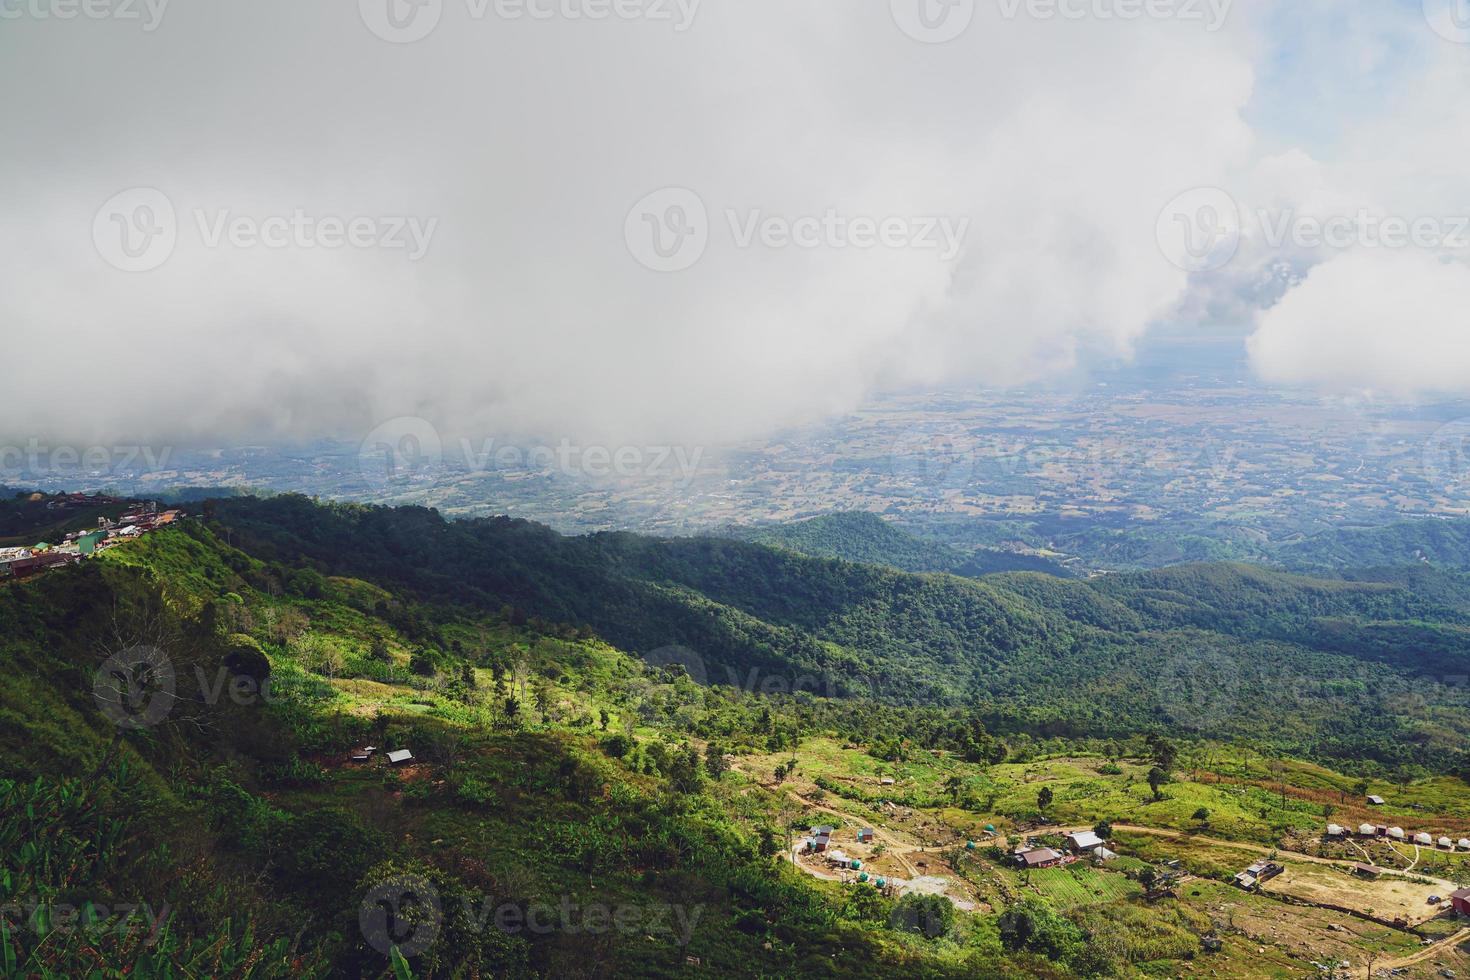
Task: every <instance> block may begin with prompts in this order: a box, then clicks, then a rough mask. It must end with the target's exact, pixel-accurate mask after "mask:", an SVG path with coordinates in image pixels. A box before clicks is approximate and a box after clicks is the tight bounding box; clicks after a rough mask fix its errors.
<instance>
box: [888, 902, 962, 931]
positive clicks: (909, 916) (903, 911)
mask: <svg viewBox="0 0 1470 980" xmlns="http://www.w3.org/2000/svg"><path fill="white" fill-rule="evenodd" d="M954 919H955V913H954V903H953V902H951V901H950V900H949V899H947V898H945V897H944V896H942V895H916V894H913V893H910V894H908V895H905V896H904V897H903V898H901V899H899V902H898V905H897V906H896V907H895V908H894V910H893V916H892V918H891V919H890V920H889V921H890V924H891V925H892V926H893V927H894V928H895V929H898V930H900V931H903V932H914V933H918V934H919V935H921V936H926V937H928V938H929V939H938V938H939V937H940V936H944V935H948V934H949V932H950V930H951V929H953V928H954Z"/></svg>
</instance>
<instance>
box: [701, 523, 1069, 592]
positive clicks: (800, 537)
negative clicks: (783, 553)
mask: <svg viewBox="0 0 1470 980" xmlns="http://www.w3.org/2000/svg"><path fill="white" fill-rule="evenodd" d="M722 536H727V537H732V538H735V539H736V540H741V541H754V542H756V543H757V544H765V545H770V546H772V547H775V548H785V549H787V550H789V551H795V552H797V553H798V554H802V555H808V556H810V557H813V558H840V559H843V560H844V561H855V562H861V563H863V564H866V565H887V566H889V567H890V568H896V569H898V570H899V571H903V572H950V573H952V574H954V575H962V576H966V577H971V578H974V577H978V576H981V575H991V574H994V573H996V572H1046V573H1048V574H1051V575H1058V576H1062V577H1070V575H1071V573H1070V572H1069V571H1068V570H1067V569H1066V568H1065V567H1064V566H1062V565H1060V564H1058V563H1057V562H1054V561H1051V560H1050V559H1047V558H1043V557H1041V556H1039V555H1029V554H1018V553H1016V552H1011V551H1002V550H999V549H997V548H984V547H975V548H971V549H968V550H965V549H961V548H958V547H952V546H950V545H948V544H944V543H942V542H939V541H931V540H927V539H925V538H920V537H918V536H916V535H914V534H911V533H909V532H908V531H906V530H904V529H903V528H901V527H898V526H897V525H894V524H891V523H889V522H888V521H885V520H883V519H882V518H881V517H879V516H878V515H877V514H870V513H868V512H866V511H849V512H846V513H841V514H831V515H827V516H824V517H814V518H812V519H810V520H806V521H798V522H796V523H792V524H771V525H762V526H758V527H738V528H729V529H728V530H727V531H726V532H725V533H724V535H722Z"/></svg>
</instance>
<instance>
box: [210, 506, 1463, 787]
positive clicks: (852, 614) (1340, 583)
mask: <svg viewBox="0 0 1470 980" xmlns="http://www.w3.org/2000/svg"><path fill="white" fill-rule="evenodd" d="M216 506H217V509H216V516H217V517H218V519H219V520H220V521H221V522H223V523H224V524H225V525H227V526H228V527H230V528H231V530H232V533H235V534H238V535H240V536H241V540H243V541H246V542H248V544H249V547H250V548H252V549H254V550H256V551H258V552H259V553H261V554H274V555H279V556H302V555H304V556H307V557H308V558H309V559H310V560H311V561H312V562H314V563H316V564H317V565H318V566H319V567H320V569H321V571H323V572H325V573H329V574H338V575H351V576H358V577H373V578H376V579H377V580H380V581H384V582H391V583H393V587H395V588H402V589H405V590H408V591H410V592H412V593H414V594H418V595H421V596H433V597H435V598H438V599H442V600H449V601H456V602H464V603H473V604H478V605H481V606H485V605H489V606H491V607H498V606H500V605H502V604H504V605H508V606H510V607H513V608H516V609H520V610H523V611H524V612H526V613H528V614H531V615H535V616H539V617H542V618H545V619H549V620H554V621H561V622H571V623H576V624H578V625H581V626H585V627H586V628H587V629H588V630H589V631H591V632H595V633H596V634H597V635H599V636H602V637H605V638H606V639H608V640H609V641H610V642H612V643H614V644H615V645H617V646H618V647H620V648H622V649H626V650H630V651H633V652H635V653H638V654H640V655H647V654H651V653H654V652H655V651H661V650H664V649H666V648H669V647H671V646H678V647H681V648H687V649H688V650H690V651H693V654H694V656H696V657H697V658H698V662H699V670H700V671H701V672H702V673H703V675H704V676H703V678H702V679H704V680H707V681H709V682H711V683H720V684H730V685H734V686H741V685H748V684H749V683H750V682H751V680H752V679H756V680H759V679H760V678H766V679H768V680H770V681H771V682H772V683H774V684H775V685H776V686H778V687H779V686H780V685H781V684H783V683H784V684H785V685H787V686H788V687H790V686H792V682H793V679H805V680H808V681H810V680H812V679H814V680H815V683H816V684H817V686H819V687H820V689H821V690H823V691H824V692H827V693H832V694H835V695H838V696H852V695H858V694H872V693H876V694H877V695H878V696H879V697H880V699H882V700H883V701H885V702H887V703H890V704H899V705H903V704H928V703H936V704H961V703H966V704H972V705H975V706H977V707H979V709H980V710H981V711H982V713H983V714H984V717H985V719H986V722H987V724H989V725H991V726H992V728H994V729H996V730H999V731H1003V732H1026V733H1030V734H1094V735H1128V734H1133V733H1138V732H1143V731H1147V730H1150V729H1151V728H1152V727H1153V726H1157V725H1159V724H1161V723H1162V724H1166V725H1170V726H1175V727H1183V728H1186V729H1188V730H1191V731H1194V732H1196V733H1198V734H1203V735H1215V736H1222V737H1249V738H1267V739H1271V740H1273V741H1277V742H1279V743H1280V744H1282V745H1284V746H1287V747H1289V748H1291V749H1292V750H1293V751H1296V752H1300V753H1303V754H1308V755H1312V756H1315V757H1320V758H1333V759H1353V760H1357V761H1359V762H1361V761H1363V760H1378V761H1381V762H1383V763H1385V764H1399V763H1403V762H1409V761H1413V762H1418V763H1423V764H1431V765H1436V766H1444V765H1451V764H1453V762H1454V760H1455V759H1457V758H1458V753H1459V752H1460V751H1461V747H1462V741H1461V739H1460V738H1459V736H1458V735H1456V734H1455V732H1454V724H1455V723H1454V722H1453V721H1452V720H1453V719H1464V718H1465V717H1466V706H1465V704H1464V699H1463V688H1462V687H1461V686H1459V684H1458V681H1457V678H1459V677H1463V676H1464V675H1465V674H1466V673H1470V628H1467V627H1470V618H1467V616H1466V613H1465V611H1464V609H1463V608H1462V607H1461V606H1460V605H1456V604H1453V603H1448V602H1445V601H1443V600H1442V599H1435V598H1433V597H1429V596H1424V595H1420V594H1419V593H1417V592H1416V591H1414V590H1412V589H1409V588H1405V587H1404V586H1403V585H1401V584H1395V583H1389V582H1368V581H1362V582H1351V581H1347V580H1344V579H1336V580H1317V579H1310V578H1303V577H1299V576H1291V575H1288V574H1285V573H1281V572H1275V571H1271V570H1268V569H1260V568H1254V567H1251V566H1240V565H1207V566H1183V567H1180V568H1174V569H1167V570H1163V571H1159V572H1151V573H1140V574H1133V575H1126V576H1117V577H1111V578H1105V579H1101V580H1098V581H1094V582H1067V581H1062V580H1057V579H1053V578H1049V577H1045V576H1034V575H1013V576H995V577H987V578H986V579H984V580H983V581H968V580H963V579H959V578H956V577H953V576H949V575H910V574H905V573H901V572H897V571H893V570H891V569H885V568H878V567H873V566H867V565H859V564H855V563H850V562H843V561H834V560H824V559H814V558H808V557H805V556H801V555H797V554H795V553H792V552H789V551H784V550H778V549H771V548H767V547H763V546H760V545H756V544H750V543H742V542H732V541H728V540H721V539H651V538H642V537H638V536H635V535H628V534H604V535H594V536H591V537H586V538H568V537H563V536H561V535H557V534H555V533H554V532H552V531H550V530H548V529H546V528H543V527H539V526H537V525H532V524H528V523H525V522H519V521H511V520H504V519H501V520H491V521H467V522H453V523H451V522H446V521H444V520H442V519H441V518H440V517H439V516H438V515H437V514H434V513H433V512H431V511H427V510H422V509H401V510H385V509H374V508H361V507H351V506H330V507H321V506H317V505H314V504H312V503H311V502H309V501H306V500H303V499H300V498H275V499H272V500H269V501H254V500H238V501H222V502H220V503H219V504H217V505H216ZM1410 693H1412V695H1413V698H1414V699H1415V700H1418V699H1422V700H1423V702H1424V703H1425V705H1426V707H1425V709H1424V710H1423V711H1402V710H1399V707H1398V706H1399V704H1400V703H1401V702H1402V701H1405V700H1406V699H1407V698H1406V696H1407V695H1409V694H1410ZM1399 695H1404V696H1405V697H1399Z"/></svg>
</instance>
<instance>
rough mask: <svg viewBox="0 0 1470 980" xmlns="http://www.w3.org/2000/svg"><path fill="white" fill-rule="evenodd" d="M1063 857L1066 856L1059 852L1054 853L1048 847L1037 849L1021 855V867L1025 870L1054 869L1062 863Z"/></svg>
mask: <svg viewBox="0 0 1470 980" xmlns="http://www.w3.org/2000/svg"><path fill="white" fill-rule="evenodd" d="M1065 857H1066V855H1064V854H1062V853H1061V852H1060V851H1054V850H1052V849H1051V848H1049V847H1039V848H1037V849H1035V850H1032V851H1027V852H1026V853H1025V854H1022V855H1021V867H1023V868H1027V869H1031V868H1055V867H1056V866H1057V865H1059V864H1061V863H1062V861H1063V860H1064V859H1065Z"/></svg>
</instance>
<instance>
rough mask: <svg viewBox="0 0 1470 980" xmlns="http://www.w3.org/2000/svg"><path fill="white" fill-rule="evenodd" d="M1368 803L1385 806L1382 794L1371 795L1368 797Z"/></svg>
mask: <svg viewBox="0 0 1470 980" xmlns="http://www.w3.org/2000/svg"><path fill="white" fill-rule="evenodd" d="M1368 805H1369V806H1383V797H1381V796H1370V797H1368Z"/></svg>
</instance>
